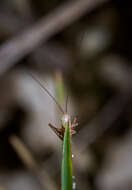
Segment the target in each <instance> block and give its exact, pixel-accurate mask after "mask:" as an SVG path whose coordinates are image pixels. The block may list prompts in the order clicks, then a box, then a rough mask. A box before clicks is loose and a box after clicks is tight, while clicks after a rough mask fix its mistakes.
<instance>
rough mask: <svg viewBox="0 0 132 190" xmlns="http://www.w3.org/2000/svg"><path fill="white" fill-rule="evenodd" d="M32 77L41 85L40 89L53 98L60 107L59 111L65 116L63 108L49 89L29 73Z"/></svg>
mask: <svg viewBox="0 0 132 190" xmlns="http://www.w3.org/2000/svg"><path fill="white" fill-rule="evenodd" d="M29 74H30V76H31V77H32V78H33V79H34V80H35V81H36V82H37V83H38V84H39V85H40V87H41V88H42V89H43V90H44V91H45V92H47V94H48V95H49V96H50V97H51V98H52V100H53V101H54V102H55V103H56V105H57V106H58V108H59V110H60V111H61V112H62V113H63V114H65V112H64V110H63V109H62V107H61V106H60V104H59V103H58V102H57V100H56V99H55V97H54V96H52V94H51V93H50V92H49V91H48V90H47V88H46V87H45V86H44V85H43V84H42V83H41V82H40V80H39V79H37V78H36V77H35V76H34V75H33V74H32V73H29Z"/></svg>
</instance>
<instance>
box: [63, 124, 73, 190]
mask: <svg viewBox="0 0 132 190" xmlns="http://www.w3.org/2000/svg"><path fill="white" fill-rule="evenodd" d="M67 125H68V126H66V131H65V136H64V143H63V158H62V187H61V189H62V190H72V154H71V135H70V129H69V122H68V124H67Z"/></svg>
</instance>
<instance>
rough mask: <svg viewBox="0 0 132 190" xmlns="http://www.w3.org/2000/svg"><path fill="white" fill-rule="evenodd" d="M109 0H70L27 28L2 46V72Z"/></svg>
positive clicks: (0, 60) (0, 50) (0, 71)
mask: <svg viewBox="0 0 132 190" xmlns="http://www.w3.org/2000/svg"><path fill="white" fill-rule="evenodd" d="M107 1H108V0H76V1H70V2H68V3H66V4H64V5H62V6H60V7H58V8H57V9H56V10H54V11H52V13H50V14H49V15H47V16H46V17H45V18H43V19H42V20H41V21H40V22H39V23H37V24H36V25H34V26H32V27H31V28H29V29H27V30H25V31H24V32H23V33H22V34H20V35H18V36H17V37H14V38H13V39H11V40H10V41H8V42H6V43H5V44H3V45H2V46H1V47H0V73H1V74H2V73H3V72H5V71H6V70H7V69H9V68H10V67H12V66H13V65H14V63H16V62H17V61H19V60H20V59H21V58H23V57H24V56H25V55H27V54H28V53H30V52H31V51H33V50H34V49H35V48H36V47H38V46H39V45H41V44H42V42H45V41H46V40H48V39H49V38H50V37H52V36H53V35H55V34H56V33H57V32H60V31H62V29H64V28H65V27H66V26H68V25H69V24H71V23H73V22H74V21H76V20H77V19H78V18H80V17H81V16H83V15H84V14H85V13H86V12H88V11H91V10H92V9H93V8H95V7H97V6H98V5H100V4H101V3H103V2H107Z"/></svg>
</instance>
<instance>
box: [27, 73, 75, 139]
mask: <svg viewBox="0 0 132 190" xmlns="http://www.w3.org/2000/svg"><path fill="white" fill-rule="evenodd" d="M29 74H30V75H31V77H32V78H33V79H34V80H35V81H36V82H37V83H38V84H39V85H40V87H41V88H42V89H43V90H44V91H45V92H46V93H47V94H48V95H49V96H50V97H51V98H52V99H53V101H54V102H55V103H56V105H57V106H58V108H59V109H60V111H61V112H62V113H63V116H62V118H61V121H62V125H61V128H57V127H54V126H53V125H52V124H51V123H49V126H50V128H51V129H52V130H53V131H54V132H55V133H56V135H57V136H58V137H59V138H60V139H61V140H62V141H63V140H64V133H65V128H66V126H67V124H68V123H69V127H70V133H71V135H73V134H75V133H76V131H75V130H74V129H75V127H76V126H77V125H78V123H77V122H76V121H77V118H76V117H74V119H73V121H72V122H71V118H70V115H68V114H67V113H65V112H64V111H63V109H62V107H61V106H60V104H59V103H58V102H57V100H56V99H55V98H54V97H53V96H52V94H51V93H50V92H49V91H48V90H47V89H46V88H45V86H44V85H42V83H41V82H40V81H39V80H38V79H37V78H36V77H35V76H34V75H33V74H32V73H29ZM67 102H68V98H67V100H66V112H67Z"/></svg>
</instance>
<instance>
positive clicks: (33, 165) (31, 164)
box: [9, 135, 57, 190]
mask: <svg viewBox="0 0 132 190" xmlns="http://www.w3.org/2000/svg"><path fill="white" fill-rule="evenodd" d="M9 142H10V144H11V145H12V147H13V148H14V150H15V151H16V152H17V154H18V155H19V157H20V158H21V160H22V162H23V163H24V164H25V166H26V167H27V168H28V169H30V170H31V171H32V172H33V173H34V174H35V176H36V178H37V179H38V180H39V183H40V185H41V187H42V189H49V190H52V189H55V190H57V188H56V184H55V183H54V182H53V180H52V179H51V178H50V176H49V175H48V174H47V172H45V171H44V170H43V174H42V175H41V174H40V172H39V166H38V164H37V162H36V160H35V159H34V157H33V155H32V154H31V152H30V151H29V150H28V149H27V147H26V146H25V144H24V143H23V142H22V141H21V140H20V138H18V137H17V136H15V135H12V136H10V138H9Z"/></svg>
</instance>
